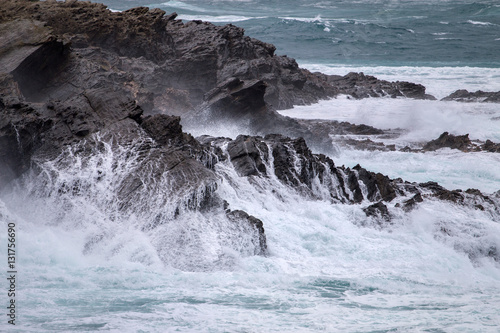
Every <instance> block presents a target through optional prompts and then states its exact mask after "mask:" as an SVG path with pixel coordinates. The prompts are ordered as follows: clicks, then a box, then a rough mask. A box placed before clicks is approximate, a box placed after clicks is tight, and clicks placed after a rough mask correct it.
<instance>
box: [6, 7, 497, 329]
mask: <svg viewBox="0 0 500 333" xmlns="http://www.w3.org/2000/svg"><path fill="white" fill-rule="evenodd" d="M103 2H104V3H105V4H107V5H108V7H109V8H111V9H113V10H124V9H128V8H131V7H135V6H139V5H142V6H150V7H159V8H162V9H164V10H165V11H167V12H173V11H176V12H177V13H178V14H179V18H181V19H185V20H191V19H202V20H208V21H212V22H214V23H215V24H227V23H232V24H235V25H238V26H242V27H244V28H245V30H246V34H247V35H250V36H252V37H256V38H259V39H261V40H264V41H266V42H270V43H273V44H275V45H276V46H277V51H276V53H277V54H287V55H288V56H290V57H294V58H296V59H297V61H298V62H299V64H300V65H301V66H303V67H306V68H308V69H310V70H312V71H321V72H324V73H327V74H339V75H344V74H347V73H348V72H350V71H356V72H360V71H362V72H364V73H365V74H370V75H374V76H376V77H378V78H381V79H386V80H390V81H395V80H405V81H410V82H415V83H421V84H423V85H425V86H426V87H427V93H429V94H432V95H434V96H436V97H437V98H442V97H445V96H447V95H448V94H450V93H451V92H453V91H455V90H456V89H468V90H473V91H475V90H484V91H499V90H500V52H498V51H499V50H500V4H498V1H477V2H468V1H410V0H408V1H389V0H387V1H383V0H380V1H376V0H374V1H367V0H359V1H320V0H318V1H305V0H289V1H264V0H257V1H251V0H241V1H237V0H234V1H223V0H221V1H200V0H198V1H187V0H186V1H166V2H163V3H160V2H159V3H151V1H144V0H131V1H125V0H123V1H118V0H106V1H103ZM281 113H282V114H285V115H288V116H292V117H297V118H306V119H333V120H340V121H349V122H352V123H357V124H360V123H364V124H368V125H372V126H375V127H378V128H383V129H399V130H402V133H403V134H402V135H401V136H399V137H397V138H391V139H380V140H381V141H384V140H386V143H394V144H396V145H400V146H405V145H410V146H411V145H418V144H419V143H421V142H424V141H428V140H431V139H435V138H437V137H438V136H439V135H440V134H441V133H442V132H444V131H448V132H450V133H452V134H457V135H463V134H467V133H468V134H469V136H470V138H471V139H472V140H483V141H484V140H486V139H490V140H492V141H495V142H500V106H499V105H497V104H481V103H458V102H442V101H413V100H406V99H390V98H387V99H386V98H381V99H365V100H360V101H355V100H351V99H347V98H344V97H342V96H340V97H338V98H336V99H331V100H327V101H321V102H320V103H318V104H315V105H311V106H296V107H294V108H293V109H290V110H283V111H281ZM186 130H188V131H190V130H191V131H192V132H193V133H196V134H203V133H201V132H200V131H201V130H200V129H195V128H193V129H186ZM203 131H206V132H207V134H212V135H226V136H230V137H234V136H235V135H236V134H237V133H232V132H230V131H227V132H224V131H222V132H221V131H220V129H218V131H219V132H217V133H214V132H211V131H210V129H203ZM214 131H215V130H214ZM332 158H333V160H334V161H335V163H336V164H337V165H345V166H349V167H352V166H354V165H356V164H358V163H360V164H361V165H362V166H363V167H365V168H367V169H368V170H371V171H377V172H382V173H384V174H387V175H389V176H390V177H391V178H395V177H401V178H403V179H405V180H409V181H418V182H425V181H436V182H439V183H440V184H441V185H443V186H445V187H447V188H448V189H455V188H459V189H464V190H465V189H468V188H477V189H480V190H481V191H483V192H484V193H487V194H492V193H494V192H496V191H498V190H500V167H499V166H500V154H493V153H486V152H481V153H463V152H460V151H456V150H450V149H443V150H439V151H436V152H432V153H426V154H412V153H404V152H397V151H396V152H373V151H358V150H348V149H341V150H339V153H338V155H336V156H332ZM95 159H96V160H99V161H101V162H100V164H99V165H100V170H101V171H102V172H104V174H105V175H109V176H108V177H109V178H110V179H108V180H106V181H105V182H104V184H105V185H98V184H94V183H92V177H93V175H95V172H96V170H95V164H93V163H90V162H92V161H90V162H89V161H87V162H85V163H83V162H82V161H78V160H75V161H73V162H72V163H69V164H66V165H65V166H64V167H59V168H55V167H54V165H53V164H50V163H47V164H45V165H42V166H40V167H41V168H42V170H45V169H46V170H50V172H47V174H49V173H50V175H52V177H54V178H53V179H52V180H51V181H47V180H45V181H44V182H43V183H40V182H39V177H37V176H36V175H28V176H27V177H26V178H25V179H24V181H23V183H22V184H20V185H19V187H18V188H17V189H14V190H9V191H0V222H1V225H2V228H4V229H6V226H7V224H8V223H11V222H15V223H16V226H17V229H18V230H17V242H18V249H19V250H18V261H19V262H18V271H19V278H18V281H17V283H18V288H19V293H18V295H17V302H18V325H17V326H16V327H15V328H14V329H12V327H11V326H7V325H6V320H5V319H2V321H1V322H0V330H2V331H6V332H10V331H12V332H16V331H18V332H72V331H91V332H92V331H105V332H174V331H175V332H286V331H288V332H318V331H319V332H321V331H323V332H492V333H493V332H498V331H499V330H500V265H499V264H498V263H497V262H495V261H493V260H491V259H489V258H487V257H481V256H478V257H474V258H473V259H471V256H470V253H474V248H475V247H476V246H477V244H478V243H482V244H485V243H487V244H491V245H492V246H496V247H497V248H500V224H499V222H500V221H498V215H497V216H492V215H491V214H488V213H487V212H483V211H480V210H470V209H467V208H463V207H459V206H455V205H453V204H451V203H447V202H440V201H426V202H424V203H422V204H421V205H420V206H419V208H418V209H415V210H414V211H412V212H410V213H409V214H407V215H402V216H396V217H395V218H394V223H393V224H392V225H391V226H390V227H387V228H382V229H381V228H378V227H377V226H376V225H371V224H370V223H371V222H370V220H368V219H367V217H366V216H365V214H364V212H363V211H362V210H361V208H360V206H358V205H340V204H337V205H333V204H331V203H329V202H324V201H312V200H308V199H305V198H303V197H301V196H299V195H298V194H296V193H294V192H293V191H291V190H289V189H287V188H285V187H283V186H282V185H280V184H279V182H278V181H277V180H276V179H273V178H272V177H271V178H270V179H262V180H253V181H249V180H248V179H246V178H241V177H238V176H237V174H236V172H235V170H234V169H233V168H232V166H231V164H230V163H229V162H221V163H219V164H218V165H217V166H216V170H217V172H218V174H220V175H221V177H222V181H221V183H220V186H219V189H218V193H219V194H220V195H221V196H222V197H223V198H225V199H226V200H227V201H228V202H229V204H230V206H231V208H232V209H242V210H245V211H247V212H250V213H251V214H252V215H254V216H256V217H258V218H259V219H261V220H262V221H264V227H265V230H266V235H267V241H268V246H269V253H270V254H269V256H267V257H261V256H244V255H241V254H240V253H235V252H234V251H233V250H232V249H228V248H223V247H221V246H220V245H219V244H218V243H216V242H214V243H211V242H212V240H213V239H214V235H213V234H211V230H213V227H214V225H216V224H217V223H218V222H217V217H216V216H214V219H213V220H210V219H207V217H206V216H202V215H200V214H198V213H189V214H186V215H185V216H183V217H182V219H181V220H180V221H178V224H177V225H175V226H172V225H168V228H164V229H161V228H160V229H155V233H154V234H152V233H148V232H145V231H143V230H141V228H140V225H141V214H140V213H138V214H137V216H131V217H127V218H124V217H120V216H118V215H116V216H115V215H113V214H111V213H112V211H110V209H111V208H109V207H105V208H103V207H102V202H107V201H109V200H110V196H112V195H113V190H116V189H115V188H113V186H114V185H113V184H116V183H118V181H119V180H120V179H122V178H123V177H125V175H126V171H127V169H126V161H125V160H124V159H125V157H124V156H123V155H120V154H116V153H114V154H113V153H112V152H111V151H109V150H108V151H99V152H96V156H95ZM116 163H118V164H120V163H123V164H124V166H123V168H121V169H120V168H118V169H116V167H115V168H113V164H115V165H116ZM106 168H108V169H106ZM120 172H122V173H120ZM75 181H78V182H84V183H85V182H89V183H88V188H89V193H88V194H87V195H79V196H68V195H66V194H57V190H56V185H57V183H58V182H59V183H60V182H68V183H71V182H75ZM259 182H260V183H259ZM101 184H102V183H101ZM51 186H53V187H54V188H51ZM47 193H52V195H47ZM144 196H145V198H147V197H148V193H144ZM145 200H146V199H145ZM160 208H161V207H158V209H160ZM110 212H111V213H110ZM443 225H446V227H447V228H448V229H449V230H451V231H452V232H451V233H450V235H448V236H443V233H441V232H440V230H442V226H443ZM172 230H174V231H175V232H178V233H183V234H185V235H187V236H186V240H187V242H192V243H194V244H198V243H200V244H203V246H204V247H203V248H204V249H210V251H207V252H206V253H200V251H199V247H196V246H193V247H189V246H184V247H183V252H182V253H177V257H175V258H177V259H178V260H194V261H196V259H200V260H201V261H203V260H204V259H207V258H208V259H210V258H211V257H218V256H219V257H220V258H221V261H223V262H224V263H223V264H220V265H213V266H211V267H207V266H204V267H203V269H201V268H200V269H199V270H194V271H193V270H190V271H188V270H183V269H182V268H179V265H178V264H177V263H176V262H170V263H169V262H165V260H162V257H161V251H160V252H159V251H158V248H161V249H162V251H164V252H169V251H170V252H175V251H176V247H178V246H179V244H177V243H173V242H172V241H171V239H172V238H169V237H166V236H165V237H163V236H164V235H163V234H161V233H162V232H164V233H165V235H167V234H168V233H169V232H172ZM103 231H104V232H105V233H106V234H107V235H111V236H109V238H108V239H107V240H106V241H105V242H98V243H96V244H95V246H94V248H93V249H92V251H88V250H86V244H88V241H89V239H92V237H95V235H98V234H99V233H100V232H103ZM190 237H191V238H190ZM228 237H232V235H228ZM0 240H1V244H3V245H1V246H2V247H3V248H6V246H5V244H7V234H6V232H4V231H2V232H0ZM1 252H2V253H3V254H2V257H1V258H0V262H2V263H6V262H7V258H6V254H5V253H4V251H1ZM209 257H210V258H209ZM227 258H230V260H229V259H227ZM208 259H207V260H208ZM2 285H4V286H5V287H4V290H7V284H6V282H5V280H4V283H3V284H2ZM3 307H4V308H5V307H6V305H5V306H3Z"/></svg>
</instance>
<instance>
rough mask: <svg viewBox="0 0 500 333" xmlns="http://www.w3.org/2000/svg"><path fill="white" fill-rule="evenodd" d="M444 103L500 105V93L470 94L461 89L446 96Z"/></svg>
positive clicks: (483, 92) (479, 91)
mask: <svg viewBox="0 0 500 333" xmlns="http://www.w3.org/2000/svg"><path fill="white" fill-rule="evenodd" d="M442 101H456V102H490V103H500V91H497V92H488V91H481V90H478V91H476V92H469V91H467V90H465V89H460V90H457V91H455V92H453V93H452V94H450V95H448V96H446V97H445V98H443V99H442Z"/></svg>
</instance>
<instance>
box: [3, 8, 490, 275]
mask: <svg viewBox="0 0 500 333" xmlns="http://www.w3.org/2000/svg"><path fill="white" fill-rule="evenodd" d="M175 17H176V14H175V13H174V14H171V15H165V12H164V11H162V10H158V9H153V10H149V9H148V8H142V7H141V8H134V9H131V10H128V11H125V12H121V13H113V12H111V11H108V10H107V9H106V7H105V6H103V5H100V4H92V3H88V2H78V1H71V0H70V1H66V2H55V1H42V2H37V1H34V2H32V1H24V0H4V1H2V3H1V4H0V189H2V190H3V189H5V188H6V187H7V186H8V184H9V182H11V181H12V180H13V179H16V178H19V177H20V176H22V175H26V174H27V171H33V173H34V174H35V175H34V176H33V177H37V178H36V179H37V181H38V184H39V187H38V188H37V189H36V191H38V192H40V194H41V195H45V196H46V197H51V198H53V197H55V198H59V199H60V200H61V201H64V200H65V198H66V196H73V197H75V196H86V197H87V199H88V200H91V201H92V202H94V203H95V204H96V206H98V207H101V208H102V210H103V212H104V213H106V214H108V215H110V216H132V215H139V216H140V217H141V219H140V221H141V222H140V223H141V224H140V227H141V228H142V230H145V231H146V232H151V231H152V230H158V228H167V229H168V228H170V227H172V226H173V225H175V221H179V220H180V219H182V217H183V216H184V214H188V213H189V212H196V213H199V214H201V216H204V217H205V218H207V220H210V217H211V216H217V221H218V222H217V223H219V224H216V223H215V222H213V223H214V224H212V225H211V226H212V227H214V228H219V229H218V231H221V232H222V233H223V231H224V227H227V228H232V230H233V231H234V232H235V233H240V234H245V235H251V236H250V237H246V238H245V239H246V243H245V244H244V245H241V244H239V243H238V242H237V241H234V242H231V240H229V239H227V238H226V237H222V236H221V237H219V238H218V239H217V241H218V242H220V244H222V245H223V246H228V247H230V248H232V249H233V250H235V251H240V250H241V251H242V252H244V253H245V254H248V255H254V254H258V255H265V254H266V253H267V244H266V237H265V232H264V224H265V221H261V220H259V219H258V218H257V217H253V216H251V215H249V214H248V213H246V212H243V211H241V210H231V209H230V208H229V207H228V205H227V203H225V202H224V198H221V197H219V195H218V194H217V192H216V189H217V187H218V184H220V175H218V174H217V172H216V165H217V163H229V161H230V163H231V164H232V165H233V167H234V168H235V170H236V171H237V172H238V174H239V175H240V176H241V177H268V178H273V179H275V180H276V181H278V182H280V183H281V184H283V185H285V186H288V187H289V188H291V189H293V190H296V191H297V192H298V193H300V194H301V195H303V196H305V197H307V198H311V199H313V200H315V199H321V200H327V201H330V202H331V203H333V204H337V203H345V204H360V205H361V206H363V208H364V209H365V213H366V214H367V215H368V216H372V217H373V218H375V219H379V218H381V219H382V220H383V221H384V222H381V224H383V223H390V221H391V214H392V212H394V210H397V209H400V207H403V208H402V209H403V210H405V211H409V210H411V209H412V208H413V207H415V206H416V205H418V204H419V202H421V200H426V199H433V198H434V199H436V200H438V199H439V200H447V201H452V202H454V203H457V204H460V205H468V206H471V207H474V208H476V209H485V210H488V211H498V203H497V201H496V200H493V199H491V198H489V197H486V196H484V195H482V194H481V193H479V192H478V191H476V190H471V191H466V192H460V191H448V190H446V189H444V188H442V187H440V186H439V185H437V184H434V183H426V184H415V183H407V182H404V181H402V180H400V179H389V178H388V177H387V176H384V175H382V174H380V173H373V172H370V171H367V170H366V169H364V168H362V167H361V166H359V165H358V166H356V167H354V168H352V169H350V168H345V167H338V166H335V164H334V162H333V161H332V160H331V159H330V158H329V157H327V156H326V155H322V154H313V153H312V152H311V150H310V148H309V146H313V147H314V148H315V149H316V148H317V147H318V148H319V149H322V150H324V151H328V149H331V147H329V146H328V145H329V138H328V134H327V131H332V128H333V130H334V131H337V132H341V133H358V134H368V133H372V134H380V132H379V130H377V129H374V128H372V127H369V126H364V125H359V126H355V125H352V124H347V123H334V122H331V123H329V124H325V123H324V122H315V121H297V120H294V119H291V118H288V117H283V116H281V115H279V114H278V113H277V112H276V111H275V109H283V108H288V107H290V106H292V105H294V104H307V103H313V102H316V101H318V100H319V99H321V98H326V97H331V96H335V95H337V94H348V95H350V96H352V97H353V98H366V97H379V96H391V97H408V98H419V99H424V98H431V96H428V95H426V94H425V88H424V87H423V86H421V85H415V84H411V83H407V82H393V83H391V82H387V81H381V80H377V79H376V78H374V77H371V76H365V75H363V74H362V73H361V74H356V73H350V74H348V75H346V76H344V77H339V76H326V75H323V74H321V73H311V72H309V71H307V70H304V69H300V68H299V67H298V65H297V63H296V62H295V60H293V59H290V58H288V57H286V56H276V55H275V54H274V53H275V48H274V46H272V45H270V44H267V43H264V42H261V41H258V40H255V39H252V38H249V37H246V36H244V31H243V29H241V28H238V27H235V26H232V25H227V26H224V27H218V26H214V25H212V24H210V23H205V22H201V21H192V22H188V23H183V22H182V21H180V20H176V19H175ZM179 115H181V117H182V119H185V121H186V122H187V123H188V124H189V123H190V122H201V123H204V122H209V121H213V122H221V123H224V122H238V123H240V124H242V125H244V126H245V127H246V128H247V129H248V132H250V133H252V134H260V135H262V136H255V135H253V136H248V135H247V136H239V137H238V138H236V139H235V140H230V139H225V138H210V137H204V138H200V139H199V140H196V139H194V138H193V137H192V136H191V135H189V134H187V133H184V132H183V130H182V126H181V123H180V120H181V118H179V117H178V116H179ZM276 133H278V134H276ZM290 137H293V138H290ZM488 146H491V144H489V143H488ZM491 149H493V148H491ZM226 159H229V161H225V160H226ZM224 161H225V162H224ZM75 166H78V167H80V168H82V169H83V170H84V171H85V175H86V176H88V177H80V178H71V177H69V178H65V177H58V172H63V171H65V172H68V173H71V172H70V171H71V168H73V167H75ZM70 178H71V179H72V180H71V181H70V180H68V179H70ZM102 188H104V189H105V190H106V191H109V195H108V196H107V197H106V198H105V199H103V200H102V202H97V200H98V199H97V197H93V194H95V193H97V192H98V191H101V190H102ZM165 193H167V195H165ZM145 196H146V197H147V199H148V200H145ZM398 205H399V206H398ZM250 213H251V212H250ZM207 216H208V217H207ZM212 220H215V219H212ZM382 220H381V221H382ZM209 222H212V221H207V223H209ZM106 237H108V236H106V235H97V236H96V237H94V238H92V239H91V240H90V241H89V243H88V246H85V251H89V252H91V251H92V246H93V245H92V244H94V243H95V242H99V241H103V240H105V239H106ZM176 237H177V238H176ZM169 241H173V242H174V243H176V244H179V246H180V247H182V246H186V239H184V238H182V235H180V236H179V235H178V236H175V237H174V238H172V239H169ZM201 250H202V248H201ZM201 250H200V251H201ZM158 251H159V252H160V253H162V257H164V258H175V255H174V254H172V253H166V252H165V250H164V249H162V248H158ZM495 253H497V252H495ZM495 255H496V254H495ZM198 264H199V263H196V265H198ZM189 265H190V264H189V263H186V266H182V268H186V267H187V268H188V269H189V268H190V267H192V266H189Z"/></svg>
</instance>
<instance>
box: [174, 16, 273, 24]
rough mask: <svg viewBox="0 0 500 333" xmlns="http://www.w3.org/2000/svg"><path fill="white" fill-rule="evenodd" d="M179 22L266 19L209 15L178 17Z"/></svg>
mask: <svg viewBox="0 0 500 333" xmlns="http://www.w3.org/2000/svg"><path fill="white" fill-rule="evenodd" d="M177 18H178V19H181V20H186V21H193V20H202V21H208V22H242V21H247V20H253V19H263V18H266V17H250V16H237V15H221V16H211V15H184V14H183V15H179V16H178V17H177Z"/></svg>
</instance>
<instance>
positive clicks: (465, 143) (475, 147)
mask: <svg viewBox="0 0 500 333" xmlns="http://www.w3.org/2000/svg"><path fill="white" fill-rule="evenodd" d="M441 148H451V149H458V150H461V151H463V152H477V151H487V152H490V153H497V152H500V143H494V142H492V141H490V140H486V142H481V141H471V140H470V139H469V134H465V135H453V134H449V133H448V132H444V133H443V134H441V135H440V136H439V138H437V139H435V140H431V141H429V142H427V143H426V144H425V145H424V147H423V148H422V151H423V152H425V151H434V150H437V149H441ZM416 151H418V150H416Z"/></svg>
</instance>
